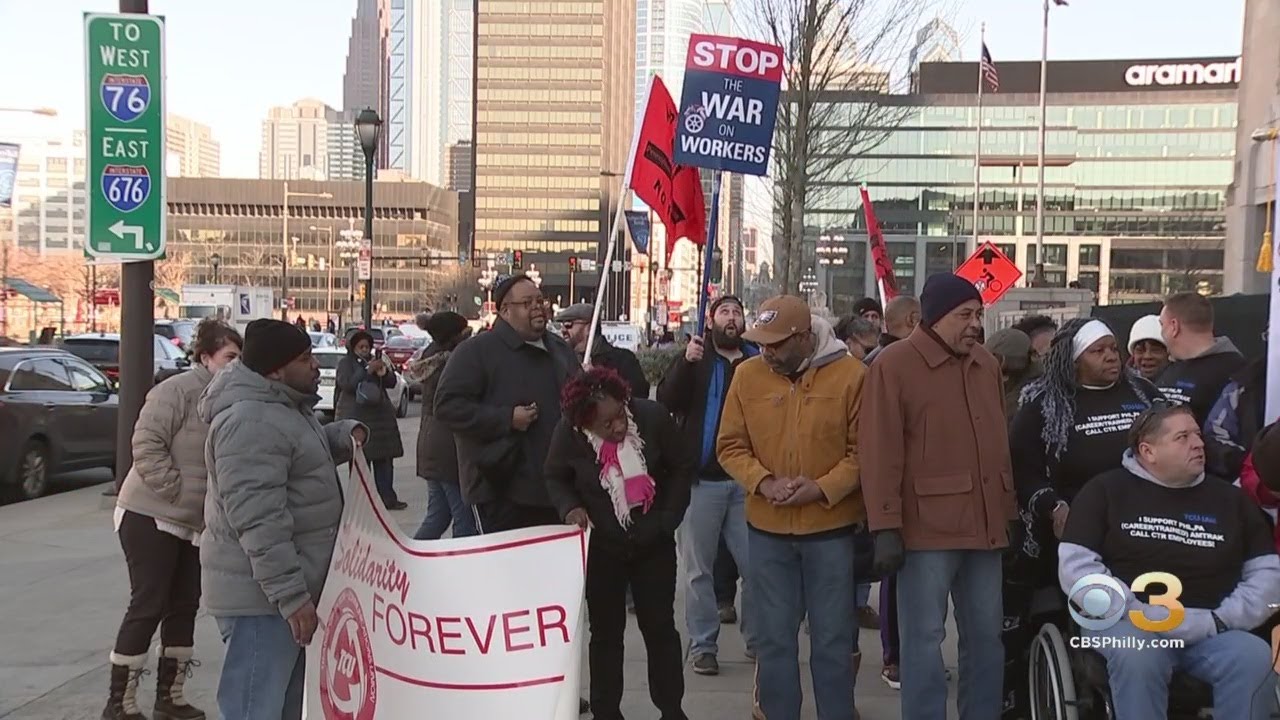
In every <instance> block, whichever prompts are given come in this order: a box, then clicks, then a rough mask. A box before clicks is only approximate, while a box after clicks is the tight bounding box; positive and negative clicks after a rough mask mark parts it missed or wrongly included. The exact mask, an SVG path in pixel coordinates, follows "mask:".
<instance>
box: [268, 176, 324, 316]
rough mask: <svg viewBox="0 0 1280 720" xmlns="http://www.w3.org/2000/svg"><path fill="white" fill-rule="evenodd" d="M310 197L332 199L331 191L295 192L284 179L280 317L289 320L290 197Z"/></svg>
mask: <svg viewBox="0 0 1280 720" xmlns="http://www.w3.org/2000/svg"><path fill="white" fill-rule="evenodd" d="M291 197H309V198H323V199H326V200H328V199H331V198H333V195H332V194H331V193H327V192H326V193H308V192H293V191H291V190H289V181H288V180H285V181H284V213H283V215H284V233H283V234H282V235H281V236H280V247H281V248H282V254H283V255H284V259H283V260H282V261H281V263H280V319H281V320H285V321H288V320H289V306H288V301H289V198H291Z"/></svg>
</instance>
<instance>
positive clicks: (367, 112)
mask: <svg viewBox="0 0 1280 720" xmlns="http://www.w3.org/2000/svg"><path fill="white" fill-rule="evenodd" d="M381 131H382V118H380V117H378V113H376V112H374V111H373V108H365V109H363V110H361V111H360V114H359V115H356V137H357V138H359V139H360V149H361V150H363V151H364V236H365V238H367V239H368V243H369V277H368V278H367V279H366V280H365V281H364V283H365V285H364V323H365V327H372V326H373V153H374V151H375V150H377V149H378V135H379V133H380V132H381Z"/></svg>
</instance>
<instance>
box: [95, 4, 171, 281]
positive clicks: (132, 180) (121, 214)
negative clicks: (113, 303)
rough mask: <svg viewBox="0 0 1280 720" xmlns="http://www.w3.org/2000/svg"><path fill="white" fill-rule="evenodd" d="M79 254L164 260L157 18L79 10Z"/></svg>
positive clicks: (160, 39) (161, 58)
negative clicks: (84, 148) (83, 125)
mask: <svg viewBox="0 0 1280 720" xmlns="http://www.w3.org/2000/svg"><path fill="white" fill-rule="evenodd" d="M84 39H85V111H86V115H87V120H88V122H87V126H88V140H87V142H88V159H89V162H88V177H86V179H85V194H86V195H87V196H88V198H89V211H88V213H89V214H88V218H86V221H85V243H84V250H85V253H86V254H88V255H89V256H91V257H94V258H98V259H101V260H106V261H108V262H110V261H116V262H130V261H135V260H154V259H155V258H159V257H163V256H164V245H165V215H166V212H167V207H168V206H167V205H166V203H165V187H164V185H165V183H164V171H165V137H164V122H165V98H164V19H163V18H160V17H157V16H154V15H111V14H101V13H85V16H84Z"/></svg>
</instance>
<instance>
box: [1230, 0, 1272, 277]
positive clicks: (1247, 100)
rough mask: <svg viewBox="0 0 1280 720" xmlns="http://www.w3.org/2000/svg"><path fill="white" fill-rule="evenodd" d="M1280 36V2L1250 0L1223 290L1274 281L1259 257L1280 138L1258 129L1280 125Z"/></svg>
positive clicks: (1243, 57) (1245, 7)
mask: <svg viewBox="0 0 1280 720" xmlns="http://www.w3.org/2000/svg"><path fill="white" fill-rule="evenodd" d="M1277 36H1280V5H1277V4H1276V3H1273V2H1267V0H1245V3H1244V48H1243V54H1242V59H1241V62H1242V64H1243V67H1246V68H1248V69H1249V72H1247V73H1243V74H1242V75H1241V78H1240V89H1239V90H1238V91H1237V99H1238V100H1239V103H1240V111H1239V121H1238V122H1237V124H1236V137H1235V148H1236V160H1237V163H1236V166H1235V178H1234V180H1233V181H1232V186H1231V192H1230V193H1229V198H1230V200H1229V202H1228V204H1229V205H1230V207H1229V208H1228V216H1227V217H1228V222H1227V243H1226V253H1225V254H1226V258H1225V264H1226V267H1225V269H1224V274H1223V290H1224V291H1225V292H1226V293H1227V294H1233V293H1265V292H1268V288H1269V286H1270V284H1271V278H1270V276H1269V275H1268V274H1266V273H1260V272H1258V271H1257V267H1256V263H1257V260H1258V251H1259V249H1260V247H1261V245H1262V234H1263V233H1264V232H1265V231H1267V230H1271V229H1272V228H1268V227H1266V224H1267V218H1268V217H1273V215H1271V214H1269V213H1268V209H1270V210H1274V209H1275V207H1274V203H1275V199H1276V187H1277V185H1276V170H1275V152H1276V147H1275V145H1274V144H1273V143H1275V142H1280V141H1262V142H1258V141H1255V140H1254V139H1253V134H1254V132H1255V131H1257V130H1263V131H1264V132H1265V130H1266V129H1268V128H1275V127H1280V104H1278V103H1277V89H1280V61H1278V60H1277V56H1276V37H1277ZM1268 205H1270V206H1271V207H1270V208H1268ZM1273 232H1274V231H1273ZM1273 242H1274V241H1273ZM1273 247H1274V246H1273Z"/></svg>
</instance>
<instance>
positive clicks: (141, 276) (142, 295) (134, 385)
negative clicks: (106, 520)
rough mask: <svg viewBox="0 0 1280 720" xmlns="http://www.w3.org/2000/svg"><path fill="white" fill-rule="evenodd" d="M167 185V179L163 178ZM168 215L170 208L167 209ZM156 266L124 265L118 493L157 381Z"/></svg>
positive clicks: (140, 2)
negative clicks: (149, 394)
mask: <svg viewBox="0 0 1280 720" xmlns="http://www.w3.org/2000/svg"><path fill="white" fill-rule="evenodd" d="M120 12H122V13H141V14H143V15H145V14H147V12H148V8H147V0H120ZM159 180H160V182H164V179H163V178H159ZM165 211H166V212H167V208H166V209H165ZM155 275H156V264H155V261H153V260H143V261H137V262H126V263H121V265H120V387H119V393H120V397H119V410H118V414H117V417H116V464H115V470H116V477H115V488H114V489H115V492H116V493H119V492H120V486H121V484H123V483H124V478H125V476H126V475H128V474H129V470H130V468H132V467H133V426H134V425H135V424H136V423H137V422H138V414H139V413H141V412H142V403H143V402H144V401H145V400H146V398H147V391H148V390H150V389H151V384H152V382H153V381H154V379H155V365H154V358H153V353H154V352H155V345H154V342H155V341H154V339H153V335H154V334H155V327H154V320H155V319H154V317H153V316H154V314H155V289H154V281H155Z"/></svg>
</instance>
